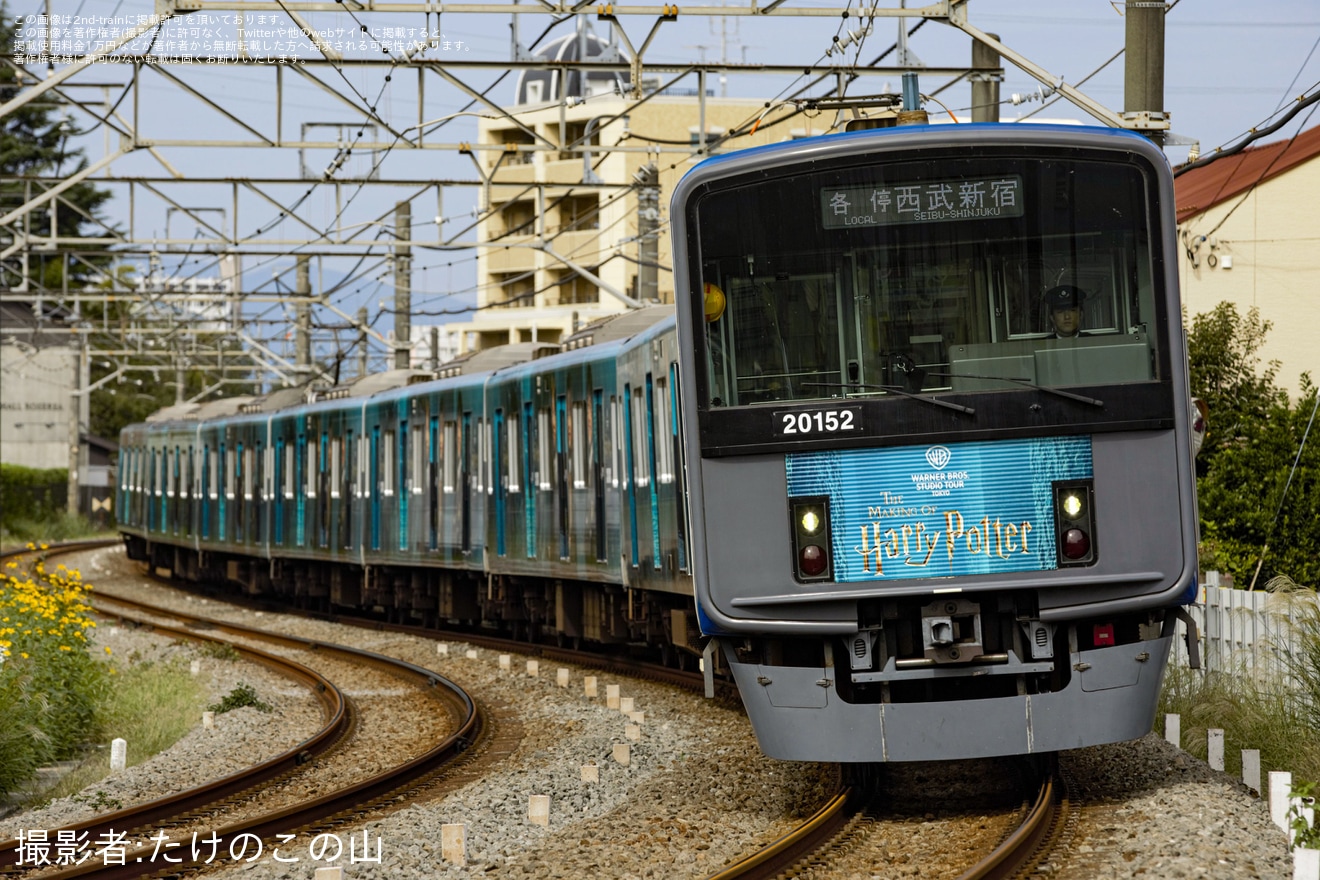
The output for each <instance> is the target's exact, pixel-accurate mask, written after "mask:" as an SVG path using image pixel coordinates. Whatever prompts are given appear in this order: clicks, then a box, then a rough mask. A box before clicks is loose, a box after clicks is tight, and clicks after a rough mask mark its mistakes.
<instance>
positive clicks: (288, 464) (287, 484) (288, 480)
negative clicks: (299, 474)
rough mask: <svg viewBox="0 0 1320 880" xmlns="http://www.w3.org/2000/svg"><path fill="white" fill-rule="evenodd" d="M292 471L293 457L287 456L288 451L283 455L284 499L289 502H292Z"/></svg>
mask: <svg viewBox="0 0 1320 880" xmlns="http://www.w3.org/2000/svg"><path fill="white" fill-rule="evenodd" d="M293 470H294V461H293V456H292V455H290V454H289V450H286V451H285V455H284V497H285V498H287V499H289V500H290V501H292V500H293Z"/></svg>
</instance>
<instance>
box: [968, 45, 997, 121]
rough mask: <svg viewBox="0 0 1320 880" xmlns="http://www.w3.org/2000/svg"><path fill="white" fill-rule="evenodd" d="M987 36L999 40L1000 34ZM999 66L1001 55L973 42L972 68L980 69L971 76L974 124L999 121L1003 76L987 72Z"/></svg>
mask: <svg viewBox="0 0 1320 880" xmlns="http://www.w3.org/2000/svg"><path fill="white" fill-rule="evenodd" d="M986 36H988V37H992V38H993V39H995V40H998V39H999V34H986ZM998 66H999V53H998V52H996V51H995V50H994V49H992V48H990V47H989V46H987V45H986V44H985V43H982V42H981V41H980V40H976V39H974V40H972V67H974V68H979V69H978V70H975V71H973V73H972V76H971V80H972V122H998V121H999V82H1000V80H1002V79H1003V76H1002V75H1001V74H998V73H990V72H987V71H986V70H985V68H987V67H990V68H995V67H998Z"/></svg>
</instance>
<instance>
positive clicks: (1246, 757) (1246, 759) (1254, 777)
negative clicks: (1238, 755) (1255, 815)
mask: <svg viewBox="0 0 1320 880" xmlns="http://www.w3.org/2000/svg"><path fill="white" fill-rule="evenodd" d="M1242 783H1243V784H1244V785H1246V787H1247V788H1249V789H1251V790H1252V791H1254V792H1255V793H1256V794H1260V749H1243V750H1242Z"/></svg>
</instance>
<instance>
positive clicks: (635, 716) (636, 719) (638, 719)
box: [628, 712, 646, 724]
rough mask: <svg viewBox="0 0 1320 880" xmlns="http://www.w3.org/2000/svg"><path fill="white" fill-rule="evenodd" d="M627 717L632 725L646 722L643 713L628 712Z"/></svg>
mask: <svg viewBox="0 0 1320 880" xmlns="http://www.w3.org/2000/svg"><path fill="white" fill-rule="evenodd" d="M628 717H629V718H631V719H632V722H633V724H641V723H642V722H643V721H645V720H646V713H645V712H629V713H628Z"/></svg>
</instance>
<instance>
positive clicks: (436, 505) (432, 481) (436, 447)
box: [426, 415, 440, 550]
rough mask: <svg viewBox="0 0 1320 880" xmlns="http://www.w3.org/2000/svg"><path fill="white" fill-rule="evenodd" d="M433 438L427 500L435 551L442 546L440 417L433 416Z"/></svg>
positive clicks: (429, 531) (430, 537)
mask: <svg viewBox="0 0 1320 880" xmlns="http://www.w3.org/2000/svg"><path fill="white" fill-rule="evenodd" d="M429 433H430V438H431V443H430V449H429V454H428V455H427V462H426V485H427V487H428V488H427V499H428V504H429V506H430V519H429V522H428V524H427V546H428V547H430V549H432V550H435V549H436V548H437V547H438V546H439V544H440V458H439V456H440V416H438V415H435V416H431V424H430V427H429Z"/></svg>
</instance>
